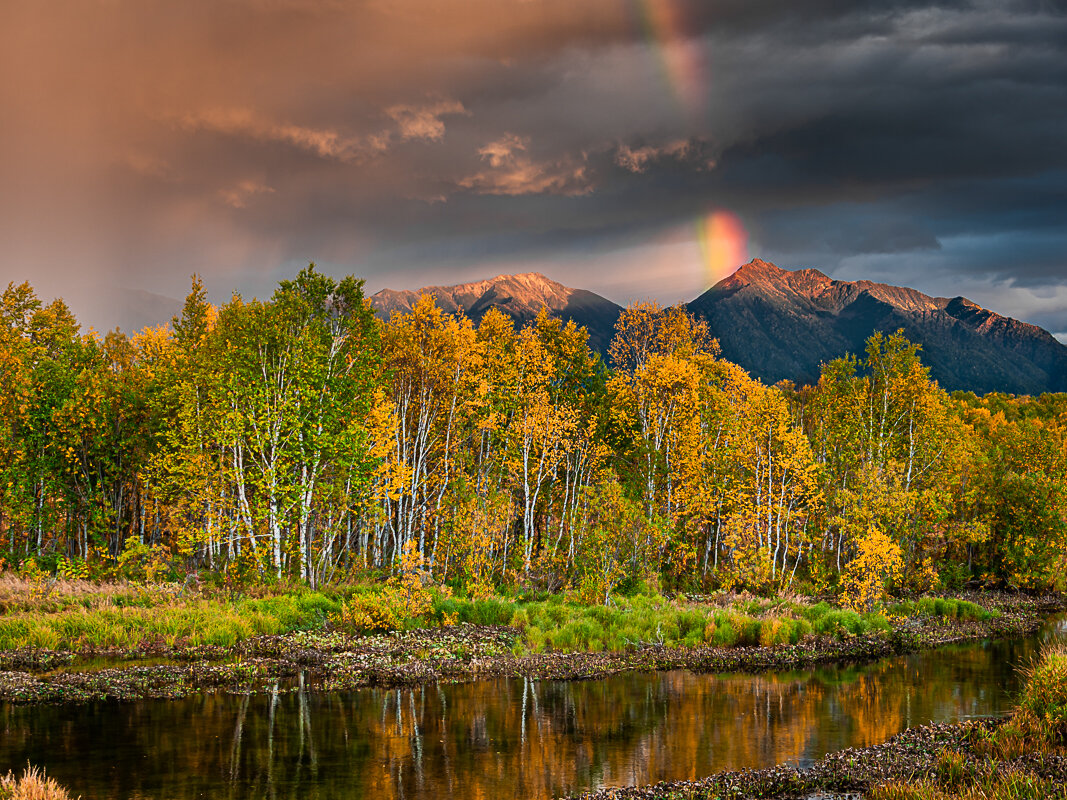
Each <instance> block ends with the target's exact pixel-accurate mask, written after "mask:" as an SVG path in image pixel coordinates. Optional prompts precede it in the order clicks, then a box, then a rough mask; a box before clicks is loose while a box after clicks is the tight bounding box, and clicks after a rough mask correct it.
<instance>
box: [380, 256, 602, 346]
mask: <svg viewBox="0 0 1067 800" xmlns="http://www.w3.org/2000/svg"><path fill="white" fill-rule="evenodd" d="M423 294H432V295H434V296H435V297H436V299H437V305H438V307H439V308H440V309H441V310H442V311H446V312H448V313H450V314H454V313H456V312H457V311H462V312H463V313H464V314H466V315H467V316H468V317H470V318H471V319H472V320H473V321H474V323H475V324H477V323H478V322H480V321H481V318H482V316H484V315H485V313H486V312H487V311H488V310H489V309H490V308H499V309H500V310H501V311H503V312H504V313H505V314H507V315H508V316H510V317H511V318H512V319H514V320H515V321H516V322H517V323H519V324H520V325H525V324H528V323H530V322H533V321H534V320H535V319H536V318H537V313H538V312H539V311H540V310H541V308H542V306H544V307H545V308H547V309H548V311H549V313H550V314H551V315H552V316H555V317H559V318H560V319H563V320H564V321H570V320H573V321H574V322H575V323H576V324H578V325H582V326H584V327H585V328H586V329H587V330H588V331H589V343H590V345H591V346H592V347H593V348H594V349H596V350H598V351H600V352H606V351H607V348H608V345H609V344H610V343H611V337H612V336H613V335H614V331H615V322H616V320H617V319H618V318H619V314H621V313H622V306H620V305H618V304H616V303H613V302H611V301H610V300H608V299H607V298H605V297H601V296H600V295H598V294H595V293H593V292H590V291H589V290H587V289H574V288H571V287H569V286H564V285H563V284H562V283H559V282H558V281H554V280H552V279H551V278H548V277H546V276H545V275H542V274H541V273H540V272H523V273H519V274H517V275H498V276H496V277H495V278H487V279H484V280H480V281H472V282H471V283H460V284H456V285H455V286H426V287H423V288H422V289H417V290H414V291H412V290H403V289H402V290H394V289H382V290H381V291H380V292H376V293H375V294H373V295H371V297H370V302H371V307H372V308H373V309H374V311H375V313H376V314H378V316H379V317H381V318H383V319H388V318H389V317H391V316H392V315H393V314H397V313H406V312H408V311H410V310H411V309H412V307H413V306H414V305H415V303H416V302H417V301H418V299H419V296H420V295H423Z"/></svg>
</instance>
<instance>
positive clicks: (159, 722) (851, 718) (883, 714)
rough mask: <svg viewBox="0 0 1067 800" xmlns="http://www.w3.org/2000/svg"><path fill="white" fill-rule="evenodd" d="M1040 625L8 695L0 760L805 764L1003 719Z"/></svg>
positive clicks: (411, 783)
mask: <svg viewBox="0 0 1067 800" xmlns="http://www.w3.org/2000/svg"><path fill="white" fill-rule="evenodd" d="M1056 637H1060V638H1067V620H1065V619H1064V618H1060V619H1059V620H1057V621H1056V622H1054V623H1050V624H1049V625H1048V626H1046V629H1045V630H1044V631H1043V632H1042V634H1041V635H1040V636H1037V637H1033V638H1030V639H1025V640H1018V641H1008V642H984V643H976V644H969V645H963V646H958V647H952V648H946V649H942V650H938V651H934V652H928V653H920V654H917V655H913V656H908V657H902V658H894V659H888V660H886V661H882V662H879V663H877V664H872V665H869V666H866V667H858V668H847V667H836V668H827V669H819V670H813V671H803V672H789V673H774V674H763V675H755V676H753V675H738V674H734V675H719V676H717V675H697V674H693V673H689V672H684V671H677V672H664V673H658V674H650V675H646V674H624V675H618V676H614V677H611V678H606V679H603V680H598V681H585V682H561V681H544V682H535V681H526V680H499V681H483V682H479V683H474V684H466V685H457V686H440V687H439V686H426V687H419V688H415V689H410V690H407V689H405V690H400V691H397V690H380V689H365V690H360V691H355V692H349V693H334V694H314V693H309V692H302V691H299V690H298V691H295V692H288V693H286V692H278V693H277V694H273V693H268V694H266V695H254V696H235V695H227V694H210V695H202V696H199V697H194V698H189V699H186V700H165V701H145V702H138V703H124V704H120V703H98V704H94V705H88V706H67V707H51V706H42V707H20V706H8V705H3V706H0V730H2V731H3V735H2V738H0V769H2V770H4V771H5V772H6V770H7V769H8V768H14V769H16V770H17V769H20V768H21V767H22V766H24V765H25V764H26V763H27V762H29V763H32V764H35V765H38V766H43V767H45V768H46V769H47V771H48V774H49V775H51V776H53V777H55V778H56V779H57V780H58V781H60V782H61V783H62V784H64V785H65V786H67V787H68V788H69V789H70V791H71V792H72V794H74V795H79V794H80V795H81V796H82V797H83V798H85V799H86V800H90V799H91V798H157V799H158V800H163V799H164V798H173V799H174V800H181V799H184V798H194V797H211V798H233V799H234V800H238V799H242V798H261V797H266V798H297V797H299V798H302V799H306V800H320V799H322V800H325V798H364V797H365V798H408V799H411V800H414V799H415V798H433V799H434V800H443V799H444V798H450V797H453V798H483V797H528V798H549V797H553V796H555V795H559V794H570V793H577V792H579V791H582V790H585V789H589V788H593V787H597V786H605V785H625V784H634V783H649V782H653V781H657V780H678V779H688V778H696V777H701V776H705V775H708V774H711V773H713V772H717V771H719V770H724V769H739V768H742V767H765V766H771V765H773V764H777V763H782V762H791V763H794V764H799V765H806V764H810V763H811V762H812V761H815V760H817V759H819V758H820V757H821V756H823V755H824V754H825V753H828V752H831V751H834V750H840V749H842V748H844V747H853V746H855V747H862V746H866V745H870V744H874V743H877V742H880V741H883V740H885V739H888V738H889V737H891V736H893V735H894V734H896V733H898V732H900V731H901V730H903V729H904V728H906V727H909V726H913V725H922V724H926V723H928V722H930V721H953V720H960V719H966V718H973V717H983V716H989V715H999V714H1003V713H1005V712H1006V711H1007V710H1008V709H1009V707H1010V706H1011V704H1012V700H1013V697H1014V695H1015V693H1016V692H1017V691H1018V688H1019V684H1018V678H1017V675H1016V672H1015V667H1016V666H1018V665H1019V664H1020V663H1025V662H1027V661H1028V660H1029V659H1030V658H1032V657H1033V655H1034V654H1036V652H1037V651H1038V649H1039V648H1040V646H1041V643H1042V641H1044V640H1048V639H1049V638H1056Z"/></svg>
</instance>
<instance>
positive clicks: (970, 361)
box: [688, 259, 1067, 394]
mask: <svg viewBox="0 0 1067 800" xmlns="http://www.w3.org/2000/svg"><path fill="white" fill-rule="evenodd" d="M688 308H689V310H690V311H691V312H693V313H694V314H695V315H697V316H700V317H703V318H705V319H706V320H707V321H708V323H709V325H710V327H711V330H712V333H713V334H714V335H715V336H716V337H718V339H719V342H720V344H721V345H722V354H723V357H724V358H727V359H729V360H730V361H733V362H736V363H737V364H740V365H741V366H743V367H744V368H745V369H747V370H748V371H749V372H751V373H752V374H753V375H755V376H758V377H759V378H762V379H763V380H764V381H766V382H770V383H773V382H776V381H779V380H781V379H783V378H788V379H790V380H793V381H796V382H798V383H809V382H814V381H816V380H818V377H819V365H820V363H822V362H824V361H829V360H831V359H834V358H838V357H840V356H842V355H844V354H845V353H846V352H850V353H857V354H860V353H862V352H863V347H864V341H865V340H866V338H867V337H868V336H870V335H871V333H873V332H874V331H876V330H880V331H885V332H892V331H896V330H897V329H898V328H903V329H904V332H905V334H906V335H907V336H908V338H909V339H911V340H912V341H915V342H919V343H920V344H922V353H921V355H922V360H923V363H925V364H926V365H928V366H929V367H930V372H931V375H932V376H933V377H934V378H936V379H937V381H938V382H939V383H940V384H941V386H942V387H943V388H945V389H948V390H953V389H970V390H972V391H974V392H976V393H978V394H984V393H986V392H990V391H1003V392H1011V393H1015V394H1039V393H1041V392H1047V391H1067V347H1065V346H1064V345H1062V344H1060V342H1058V341H1057V340H1056V339H1055V338H1054V337H1053V336H1052V334H1050V333H1049V332H1048V331H1045V330H1043V329H1041V328H1038V327H1037V326H1035V325H1029V324H1027V323H1025V322H1020V321H1018V320H1015V319H1011V318H1009V317H1004V316H1001V315H1000V314H996V313H994V312H992V311H989V310H987V309H984V308H982V307H981V306H978V305H976V304H975V303H972V302H971V301H970V300H967V299H966V298H963V297H955V298H951V299H949V298H944V297H929V296H927V295H925V294H923V293H922V292H917V291H915V290H914V289H906V288H902V287H898V286H889V285H887V284H883V283H872V282H871V281H835V280H833V279H831V278H829V277H827V276H826V275H824V274H822V273H821V272H819V271H818V270H814V269H803V270H798V271H796V272H790V271H786V270H782V269H779V268H778V267H776V266H775V265H774V264H770V263H768V262H766V261H761V260H759V259H756V260H754V261H752V262H750V263H748V264H745V265H744V266H742V267H741V268H740V269H738V270H737V272H735V273H734V274H733V275H731V276H730V277H729V278H726V279H725V280H723V281H721V282H719V283H718V284H716V285H715V286H713V287H712V288H711V289H709V290H708V291H707V292H705V293H704V294H702V295H701V296H700V297H698V298H697V299H696V300H694V301H693V302H691V303H689V305H688Z"/></svg>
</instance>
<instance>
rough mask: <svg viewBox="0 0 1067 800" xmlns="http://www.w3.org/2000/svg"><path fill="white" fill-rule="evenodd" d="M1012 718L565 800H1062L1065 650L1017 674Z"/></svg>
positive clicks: (1066, 734)
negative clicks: (799, 763) (801, 765)
mask: <svg viewBox="0 0 1067 800" xmlns="http://www.w3.org/2000/svg"><path fill="white" fill-rule="evenodd" d="M1023 672H1024V673H1025V674H1026V678H1027V686H1026V688H1025V689H1024V691H1023V693H1022V695H1021V697H1020V698H1019V703H1018V705H1017V706H1016V708H1015V710H1014V713H1013V715H1012V716H1011V717H1008V718H1005V719H997V720H989V719H986V720H978V721H974V720H972V721H966V722H963V723H960V724H956V725H952V724H937V725H926V726H922V727H915V728H911V729H909V730H906V731H904V732H903V733H901V734H899V735H897V736H894V737H893V738H892V739H889V740H888V741H886V742H884V743H882V744H878V745H874V746H872V747H865V748H849V749H846V750H841V751H838V752H835V753H830V754H829V755H827V756H825V757H824V758H822V759H821V760H819V761H817V762H816V763H815V764H813V765H812V766H810V767H808V768H807V769H803V770H800V769H796V768H793V767H787V766H776V767H772V768H769V769H760V770H741V771H737V772H722V773H719V774H717V775H712V776H710V777H707V778H704V779H701V780H692V781H675V782H661V783H657V784H653V785H650V786H631V787H621V788H607V789H601V790H597V791H593V792H587V793H584V794H582V795H578V796H577V797H575V798H570V800H683V799H684V800H755V798H760V799H761V800H762V799H763V798H805V797H813V796H819V797H834V796H848V797H856V796H861V797H866V798H868V799H869V800H956V798H959V799H960V800H964V799H965V798H966V799H967V800H979V799H981V800H1024V799H1035V800H1036V798H1042V799H1043V800H1062V798H1067V646H1065V645H1063V644H1060V645H1058V646H1056V647H1054V648H1053V649H1051V650H1049V651H1046V652H1045V653H1044V655H1043V657H1042V658H1041V660H1040V661H1039V662H1038V663H1036V664H1033V665H1030V666H1028V667H1023Z"/></svg>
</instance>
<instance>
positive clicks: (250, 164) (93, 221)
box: [0, 0, 1067, 331]
mask: <svg viewBox="0 0 1067 800" xmlns="http://www.w3.org/2000/svg"><path fill="white" fill-rule="evenodd" d="M0 31H2V33H0V52H2V53H3V55H2V56H0V58H3V59H4V61H3V63H2V64H0V67H2V69H0V108H2V109H3V111H4V119H5V124H4V125H3V126H2V127H0V179H2V180H3V182H4V186H5V187H6V188H5V191H4V193H3V195H2V196H0V264H3V266H2V267H0V278H3V279H5V280H24V279H31V280H33V281H34V282H35V283H37V284H38V285H39V286H40V287H41V288H42V291H43V292H45V293H53V292H59V293H63V294H64V295H68V296H70V297H71V299H72V300H73V301H74V305H75V307H76V308H79V309H80V310H85V311H86V312H88V313H90V314H92V313H95V314H96V315H97V317H98V318H99V317H101V316H103V313H102V312H101V309H104V308H107V309H108V313H112V312H113V311H114V309H113V308H112V306H113V305H114V304H113V303H111V304H110V305H109V303H108V302H107V301H108V298H109V297H110V295H111V294H112V292H111V289H110V288H109V287H113V286H114V285H123V286H128V287H130V288H133V289H139V290H146V291H150V292H156V293H159V294H163V295H170V296H180V294H181V293H182V292H183V291H184V288H185V287H186V286H187V284H188V276H189V274H190V273H191V272H193V271H197V272H200V273H202V274H204V276H205V278H206V281H207V285H208V287H209V289H210V290H211V291H212V294H213V296H214V297H215V299H219V300H222V299H225V297H226V296H228V292H229V291H230V290H232V289H238V290H241V291H244V292H246V293H248V294H260V295H263V294H269V293H270V291H271V290H272V288H273V286H274V283H275V282H276V281H277V280H278V279H279V278H280V277H285V276H286V275H288V274H289V273H290V272H291V271H292V270H293V269H295V268H296V267H297V266H298V265H300V264H301V263H302V262H306V261H308V260H315V261H317V262H319V263H320V264H322V265H324V266H325V267H326V268H328V269H330V270H331V271H333V272H337V273H341V272H355V273H357V274H364V275H366V276H367V277H368V278H369V283H370V284H371V285H374V286H384V285H392V286H395V287H411V286H417V285H421V284H424V283H448V282H452V281H454V280H458V279H461V278H468V277H477V276H479V275H484V274H487V273H490V272H495V271H500V270H504V269H509V268H510V267H511V266H512V265H515V264H524V265H530V264H533V265H534V266H537V265H539V264H540V265H541V267H540V268H543V269H544V271H547V272H551V271H552V265H553V264H555V263H566V264H568V265H571V266H569V267H568V268H567V274H566V275H562V274H561V275H557V277H560V278H564V279H565V280H566V282H568V283H570V284H574V285H587V286H591V287H601V288H604V289H605V290H610V288H611V281H610V279H609V278H607V277H605V276H604V275H601V274H599V273H597V274H594V273H593V272H589V273H586V274H583V273H582V272H581V269H588V270H603V269H605V264H609V263H610V262H609V261H607V260H605V259H604V258H602V259H601V260H599V261H593V260H589V259H592V258H593V257H594V256H596V255H597V254H610V253H614V252H620V253H622V252H625V251H627V249H628V248H641V247H644V246H646V245H648V244H649V242H654V241H658V240H659V239H658V238H657V237H660V236H661V235H662V234H663V232H664V231H669V230H672V229H674V228H677V227H678V226H679V225H684V224H687V223H688V221H691V220H693V219H695V218H697V217H699V216H701V215H704V214H706V213H708V212H709V211H711V210H713V209H726V210H730V211H733V212H734V213H736V214H738V215H739V216H740V218H741V219H742V220H743V221H744V222H745V223H746V225H747V226H748V228H749V231H750V233H751V239H752V244H753V247H755V248H757V249H758V250H759V254H762V255H764V256H771V257H773V258H775V259H778V260H779V261H780V263H781V264H782V266H787V267H791V266H808V265H811V266H820V267H821V268H823V269H824V270H825V271H827V272H829V273H831V274H839V275H841V276H842V277H852V278H855V277H877V276H882V277H886V276H892V277H894V279H895V280H897V281H898V282H900V283H906V284H909V285H913V286H915V287H916V288H919V289H923V290H925V291H932V292H938V291H941V289H942V288H944V287H956V288H957V289H958V291H955V292H953V293H963V294H968V293H969V292H970V294H972V295H974V294H977V295H981V298H978V297H976V299H980V300H981V299H984V300H985V301H987V302H988V301H989V300H990V298H992V299H993V300H996V294H995V293H996V292H1001V293H1002V295H1003V296H1004V298H1005V302H1006V303H1008V304H1009V305H1010V306H1011V308H1010V309H1008V310H1010V311H1012V313H1017V314H1019V315H1021V316H1024V317H1026V318H1031V319H1034V320H1037V319H1040V320H1042V321H1043V322H1044V324H1047V325H1051V326H1053V327H1056V328H1057V331H1065V330H1067V291H1062V289H1063V287H1064V285H1065V282H1067V277H1065V276H1067V264H1065V260H1064V257H1063V256H1062V255H1061V254H1062V253H1063V252H1064V250H1063V244H1064V241H1063V239H1064V233H1063V229H1064V226H1063V224H1062V220H1063V219H1064V218H1067V217H1065V215H1064V212H1065V211H1067V198H1065V196H1064V185H1065V181H1064V176H1065V175H1067V163H1065V160H1067V151H1065V148H1063V146H1062V142H1063V141H1064V139H1065V134H1067V96H1065V94H1067V89H1065V87H1067V53H1065V45H1064V43H1065V42H1067V14H1065V9H1064V4H1063V3H1050V2H1038V1H1036V0H1035V2H1014V3H1010V4H1009V3H1004V2H993V1H992V0H988V2H974V3H966V2H945V3H928V2H918V1H916V2H903V1H901V2H886V1H885V0H878V1H877V2H875V1H874V0H872V1H871V2H850V3H844V2H840V1H839V0H791V1H789V2H786V1H785V0H782V1H780V2H771V3H752V2H748V1H747V0H744V1H743V0H728V1H721V0H720V2H704V1H703V0H701V1H700V2H698V1H697V0H588V1H587V2H583V3H573V2H572V1H571V0H566V1H565V0H526V1H525V2H523V1H521V0H515V2H502V1H501V0H470V2H467V3H462V4H459V3H456V4H449V3H438V2H430V0H368V2H364V3H360V4H350V3H342V2H337V1H335V0H320V1H319V2H296V0H226V1H225V2H210V3H209V2H206V0H204V1H202V2H201V1H197V2H189V3H184V4H180V5H175V4H173V3H164V2H151V1H150V0H142V1H141V2H127V0H99V1H98V2H94V3H82V2H78V3H75V2H68V3H60V4H58V5H53V6H49V7H47V8H46V7H44V5H42V4H37V3H31V2H29V1H28V0H14V2H12V3H8V4H5V5H4V7H3V8H2V9H0ZM575 264H577V265H578V266H576V267H574V266H573V265H575ZM583 264H586V265H589V266H585V267H583V266H582V265H583ZM572 267H573V268H572ZM627 281H628V282H624V283H625V285H626V286H627V287H628V288H627V291H634V290H635V288H634V287H637V289H640V284H639V283H634V281H632V280H629V279H627ZM620 285H622V284H621V283H620ZM969 287H973V291H971V289H970V288H969ZM669 288H670V287H665V285H664V283H663V279H662V277H651V278H649V279H648V281H647V286H646V288H645V291H646V293H647V294H650V295H653V294H656V293H657V292H663V291H666V290H667V289H669ZM674 290H676V291H677V292H681V291H683V288H682V287H680V286H679V287H674ZM620 291H622V290H621V289H620ZM669 293H670V292H668V294H669ZM619 299H625V297H622V296H621V295H620V296H619ZM94 303H95V309H94ZM79 304H80V305H79ZM990 304H991V305H992V303H990ZM994 307H996V306H995V305H994ZM95 321H97V324H98V325H106V324H107V320H104V319H97V320H95Z"/></svg>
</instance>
